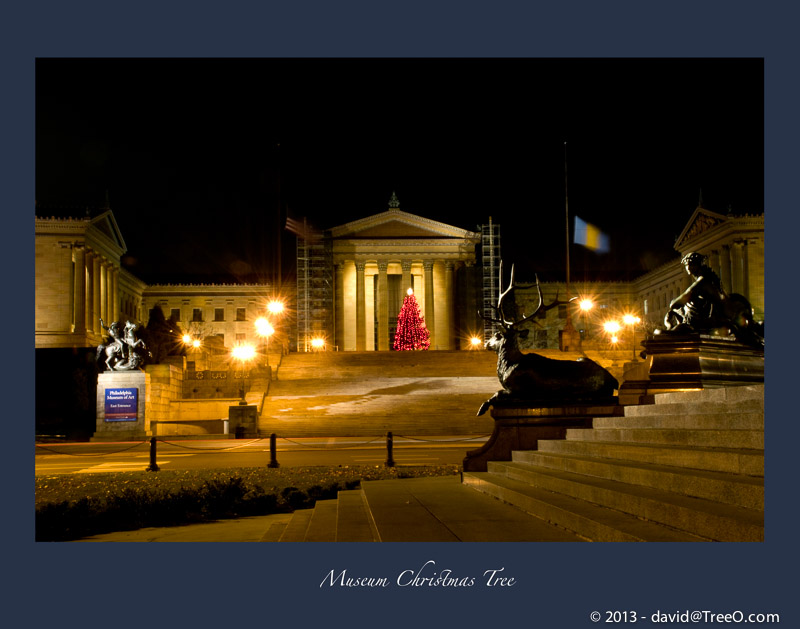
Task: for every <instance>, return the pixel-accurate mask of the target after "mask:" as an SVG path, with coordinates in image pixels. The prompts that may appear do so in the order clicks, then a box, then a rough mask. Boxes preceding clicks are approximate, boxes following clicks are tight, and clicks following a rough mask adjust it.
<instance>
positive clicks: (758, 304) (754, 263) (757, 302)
mask: <svg viewBox="0 0 800 629" xmlns="http://www.w3.org/2000/svg"><path fill="white" fill-rule="evenodd" d="M746 271H747V299H748V300H750V305H751V306H752V307H753V310H755V318H756V319H757V320H760V319H763V318H764V241H763V240H760V239H753V240H748V241H747V268H746Z"/></svg>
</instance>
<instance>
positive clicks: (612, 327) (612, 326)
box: [603, 321, 622, 342]
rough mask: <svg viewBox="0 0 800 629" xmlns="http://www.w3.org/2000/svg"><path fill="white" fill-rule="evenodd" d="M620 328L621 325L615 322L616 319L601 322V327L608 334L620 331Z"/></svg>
mask: <svg viewBox="0 0 800 629" xmlns="http://www.w3.org/2000/svg"><path fill="white" fill-rule="evenodd" d="M621 328H622V326H621V325H620V324H619V323H617V322H616V321H606V322H605V323H604V324H603V329H604V330H605V331H606V332H608V333H609V334H616V333H617V332H619V331H620V329H621ZM613 342H616V341H613Z"/></svg>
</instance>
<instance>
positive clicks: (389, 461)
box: [386, 432, 394, 467]
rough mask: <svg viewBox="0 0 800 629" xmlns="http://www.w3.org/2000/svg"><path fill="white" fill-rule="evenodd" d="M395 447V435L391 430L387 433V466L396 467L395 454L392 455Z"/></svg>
mask: <svg viewBox="0 0 800 629" xmlns="http://www.w3.org/2000/svg"><path fill="white" fill-rule="evenodd" d="M393 447H394V437H393V436H392V433H391V432H387V433H386V467H394V456H392V448H393Z"/></svg>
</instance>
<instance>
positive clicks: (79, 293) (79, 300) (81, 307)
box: [72, 244, 86, 335]
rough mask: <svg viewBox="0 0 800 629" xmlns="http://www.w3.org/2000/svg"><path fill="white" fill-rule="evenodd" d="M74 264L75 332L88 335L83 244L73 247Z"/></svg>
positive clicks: (73, 315)
mask: <svg viewBox="0 0 800 629" xmlns="http://www.w3.org/2000/svg"><path fill="white" fill-rule="evenodd" d="M72 263H73V270H74V273H75V278H74V280H73V283H72V285H73V289H74V291H75V292H74V295H73V298H72V303H73V308H74V310H73V314H72V317H73V319H72V320H73V322H74V328H73V332H75V333H77V334H83V335H85V334H86V250H85V249H84V246H83V245H81V244H75V245H73V247H72Z"/></svg>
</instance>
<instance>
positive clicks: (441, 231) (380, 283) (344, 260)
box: [325, 207, 479, 351]
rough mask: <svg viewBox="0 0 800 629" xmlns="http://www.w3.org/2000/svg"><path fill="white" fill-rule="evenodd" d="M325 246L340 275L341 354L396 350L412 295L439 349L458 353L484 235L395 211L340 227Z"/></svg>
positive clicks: (337, 328)
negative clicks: (463, 309) (462, 314)
mask: <svg viewBox="0 0 800 629" xmlns="http://www.w3.org/2000/svg"><path fill="white" fill-rule="evenodd" d="M325 238H329V239H330V249H331V261H332V263H333V268H334V284H333V300H334V312H333V316H334V343H335V345H336V346H338V348H339V349H340V350H344V351H352V350H355V351H369V350H378V351H384V350H388V349H390V347H391V344H392V340H393V338H394V328H395V325H396V320H397V315H398V313H399V312H400V307H401V306H402V303H403V299H404V297H405V295H406V293H407V291H408V290H409V289H412V290H413V292H414V295H415V297H416V299H417V302H418V303H419V305H420V310H421V312H422V313H423V316H424V318H425V322H426V325H427V327H428V330H429V332H430V335H431V349H440V350H452V349H456V348H457V347H458V345H459V343H458V338H457V332H458V327H457V324H456V321H457V316H456V312H457V310H458V307H457V304H458V303H459V302H462V301H464V299H465V298H466V297H467V295H466V294H465V288H466V284H467V282H468V281H470V279H471V276H470V278H468V277H467V276H468V275H470V273H469V269H470V268H471V267H473V266H474V265H475V262H476V251H475V249H476V245H477V244H478V240H479V235H478V234H477V233H475V232H471V231H467V230H465V229H461V228H459V227H454V226H452V225H446V224H444V223H440V222H437V221H433V220H430V219H427V218H423V217H421V216H416V215H414V214H409V213H407V212H403V211H402V210H400V209H398V208H397V207H391V208H390V209H389V210H387V211H386V212H382V213H380V214H376V215H374V216H368V217H366V218H363V219H360V220H357V221H353V222H351V223H346V224H345V225H340V226H338V227H334V228H332V229H331V230H330V231H329V232H328V233H327V234H326V235H325ZM471 310H474V308H472V309H471Z"/></svg>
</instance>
